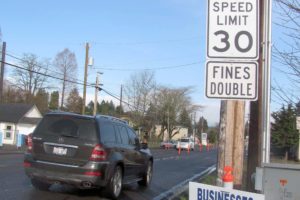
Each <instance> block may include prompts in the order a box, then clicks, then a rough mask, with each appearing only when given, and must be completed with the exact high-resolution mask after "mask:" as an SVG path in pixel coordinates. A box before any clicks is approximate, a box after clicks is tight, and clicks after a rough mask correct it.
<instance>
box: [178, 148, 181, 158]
mask: <svg viewBox="0 0 300 200" xmlns="http://www.w3.org/2000/svg"><path fill="white" fill-rule="evenodd" d="M180 154H181V147H180V145H179V148H178V155H179V156H180Z"/></svg>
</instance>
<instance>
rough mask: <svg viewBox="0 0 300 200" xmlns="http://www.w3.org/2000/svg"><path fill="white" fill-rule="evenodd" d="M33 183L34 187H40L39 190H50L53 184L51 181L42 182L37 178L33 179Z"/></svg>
mask: <svg viewBox="0 0 300 200" xmlns="http://www.w3.org/2000/svg"><path fill="white" fill-rule="evenodd" d="M31 184H32V186H33V187H34V188H36V189H38V190H43V191H45V190H48V189H49V187H50V186H51V184H49V183H44V182H41V181H39V180H36V179H31Z"/></svg>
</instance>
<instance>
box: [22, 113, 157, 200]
mask: <svg viewBox="0 0 300 200" xmlns="http://www.w3.org/2000/svg"><path fill="white" fill-rule="evenodd" d="M27 143H28V151H27V152H26V153H25V158H24V167H25V172H26V174H27V176H28V177H29V178H30V180H31V183H32V185H33V186H34V187H35V188H37V189H42V190H45V189H48V188H49V187H50V185H51V184H53V183H60V184H69V185H73V186H75V187H77V188H81V189H90V188H101V187H105V190H106V192H107V194H108V195H109V196H110V197H111V198H113V199H117V198H118V197H119V195H120V193H121V190H122V186H123V184H126V183H131V182H133V181H137V182H138V184H140V185H141V186H148V185H149V184H150V182H151V179H152V173H153V157H152V155H151V153H150V151H149V149H148V147H147V144H140V143H139V140H138V137H137V136H136V134H135V132H134V131H133V129H131V128H130V127H129V126H128V124H127V122H125V121H123V120H121V119H118V118H114V117H110V116H103V115H102V116H101V115H98V116H95V117H94V116H84V115H78V114H72V113H66V112H53V113H49V114H46V115H45V116H44V118H43V119H42V121H41V122H40V123H39V125H38V126H37V128H36V129H35V131H34V132H33V133H32V135H30V136H29V137H28V142H27ZM146 149H147V151H145V150H146Z"/></svg>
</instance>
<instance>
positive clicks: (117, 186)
mask: <svg viewBox="0 0 300 200" xmlns="http://www.w3.org/2000/svg"><path fill="white" fill-rule="evenodd" d="M122 182H123V173H122V168H121V167H120V166H119V165H118V166H116V168H115V170H114V172H113V175H112V177H111V179H110V181H109V184H108V185H107V187H106V191H107V193H108V195H109V196H110V197H112V198H113V199H118V197H119V196H120V194H121V190H122Z"/></svg>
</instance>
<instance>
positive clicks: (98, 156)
mask: <svg viewBox="0 0 300 200" xmlns="http://www.w3.org/2000/svg"><path fill="white" fill-rule="evenodd" d="M106 155H107V153H106V151H105V149H104V148H103V147H102V146H101V145H100V144H97V145H96V146H95V147H94V149H93V151H92V154H91V157H90V160H91V161H103V160H106Z"/></svg>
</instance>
